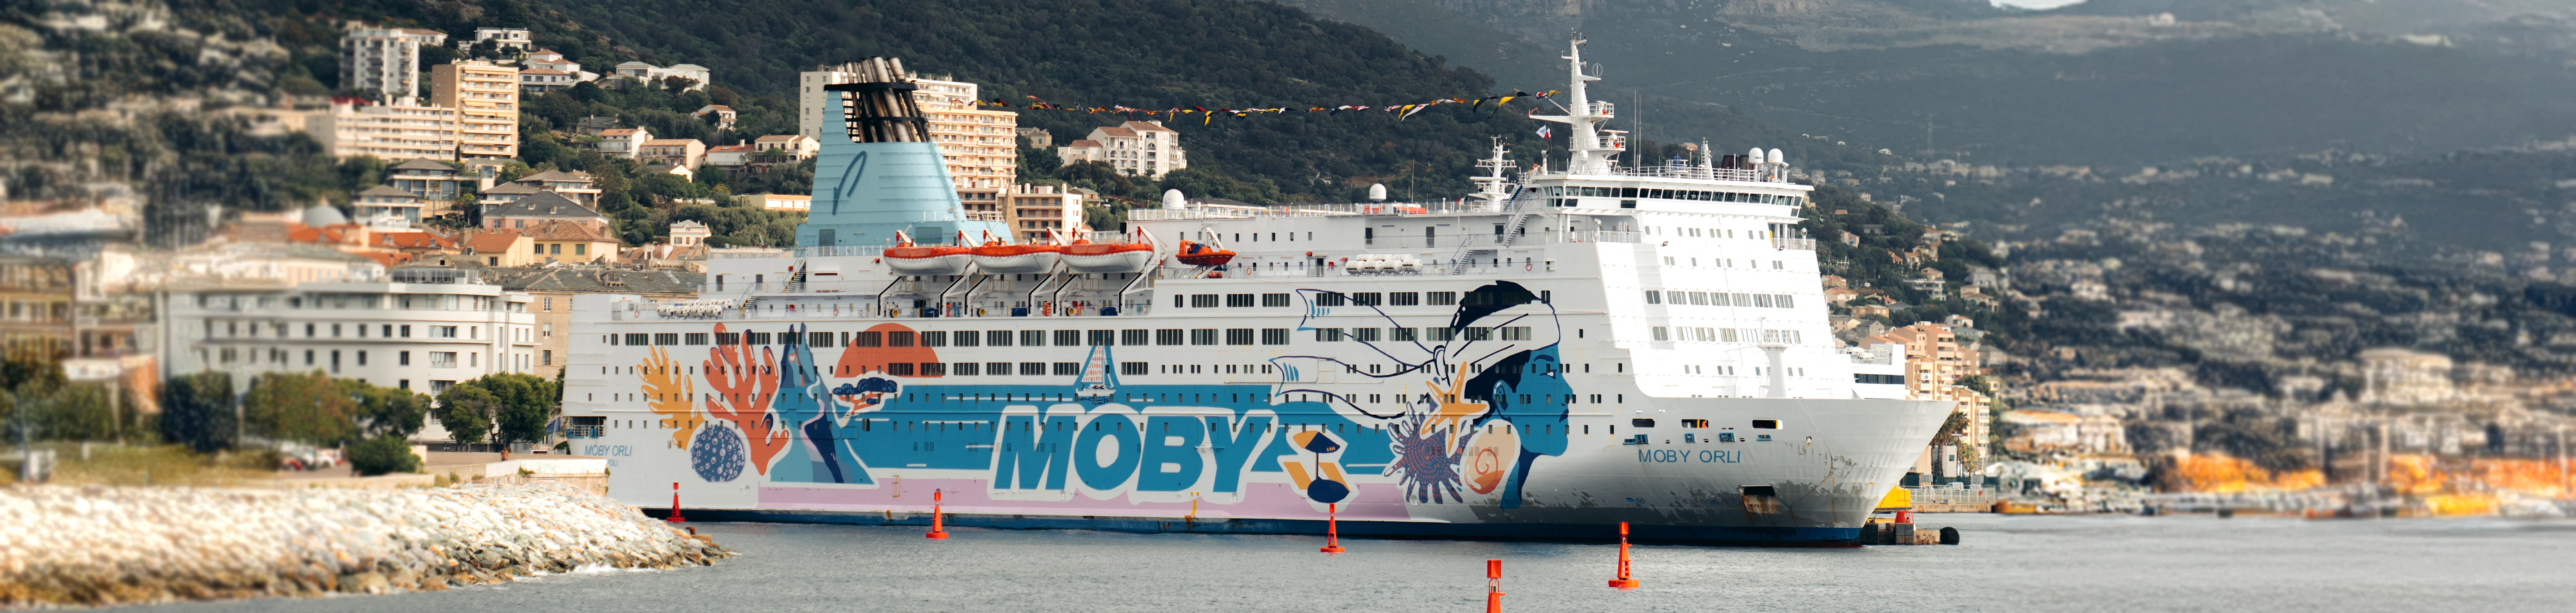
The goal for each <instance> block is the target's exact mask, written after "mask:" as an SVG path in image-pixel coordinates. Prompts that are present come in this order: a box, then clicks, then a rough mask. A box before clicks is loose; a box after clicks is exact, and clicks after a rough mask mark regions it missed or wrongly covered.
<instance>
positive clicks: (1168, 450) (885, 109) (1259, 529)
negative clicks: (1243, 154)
mask: <svg viewBox="0 0 2576 613" xmlns="http://www.w3.org/2000/svg"><path fill="white" fill-rule="evenodd" d="M1581 52H1582V41H1580V40H1579V39H1578V40H1576V41H1574V43H1573V44H1571V45H1569V53H1568V55H1567V56H1565V59H1566V60H1567V61H1568V66H1569V76H1570V78H1571V84H1570V85H1569V88H1568V89H1567V90H1566V91H1565V94H1566V95H1563V96H1560V97H1558V98H1556V100H1555V101H1554V102H1553V104H1555V105H1557V106H1556V108H1555V109H1554V110H1555V111H1556V112H1557V114H1554V115H1544V114H1542V115H1536V116H1535V117H1536V118H1537V119H1541V120H1544V121H1549V122H1555V123H1559V124H1564V126H1565V128H1566V131H1567V132H1568V134H1569V136H1570V141H1569V142H1570V143H1571V145H1570V147H1569V148H1570V152H1569V153H1568V154H1567V157H1566V158H1565V159H1563V160H1562V161H1561V163H1556V162H1557V161H1554V160H1551V161H1543V162H1541V163H1539V164H1535V165H1533V166H1531V167H1527V168H1522V167H1518V166H1517V164H1516V163H1515V162H1513V161H1511V160H1510V159H1509V158H1508V157H1507V156H1508V152H1507V151H1506V150H1505V149H1504V148H1503V147H1501V146H1499V145H1498V146H1496V147H1495V148H1494V152H1493V156H1492V157H1491V158H1490V159H1487V160H1485V161H1484V162H1483V163H1482V164H1481V166H1482V168H1481V169H1480V171H1479V172H1480V176H1478V177H1477V178H1476V183H1477V185H1478V186H1479V188H1478V191H1477V192H1476V193H1474V194H1472V195H1471V196H1470V197H1468V198H1462V199H1459V200H1455V201H1446V202H1416V203H1405V202H1384V201H1371V202H1363V203H1351V204H1292V205H1280V206H1218V205H1201V206H1193V205H1191V204H1189V203H1188V202H1187V201H1184V200H1179V199H1176V198H1169V197H1167V198H1166V199H1165V202H1164V207H1163V208H1159V209H1139V210H1135V211H1133V212H1132V215H1131V217H1130V218H1129V222H1128V226H1129V229H1128V231H1126V232H1124V233H1094V234H1092V235H1089V236H1079V237H1057V238H1056V239H1055V240H1048V241H1014V240H1011V239H1010V238H1008V237H1011V236H1013V234H1014V233H1013V229H1011V228H1006V227H1002V224H1001V222H1000V221H999V220H998V219H997V218H995V217H993V216H992V215H991V214H989V213H983V212H969V211H966V210H963V209H962V208H961V207H960V205H959V204H958V202H957V199H956V196H955V192H954V190H953V189H952V188H951V187H950V183H949V179H948V177H947V176H946V174H945V172H944V170H943V167H942V164H941V160H940V157H939V154H938V152H937V150H935V149H934V148H933V145H932V144H931V143H929V142H925V140H926V139H925V138H924V135H923V133H922V127H923V126H922V125H921V121H920V119H918V118H919V117H921V114H920V112H919V109H918V107H916V106H914V103H913V101H912V98H911V92H912V89H913V86H912V84H911V82H910V80H909V77H908V76H907V75H906V74H905V73H904V71H903V69H902V67H901V64H900V62H899V61H893V60H887V59H883V58H879V59H874V60H870V61H869V62H867V63H866V65H868V66H870V67H871V68H870V69H869V70H868V74H866V75H863V77H862V80H863V81H865V82H860V83H851V84H845V85H834V86H830V89H831V90H832V92H833V94H834V95H835V96H837V97H839V98H840V99H841V100H842V101H843V107H844V111H845V113H844V114H845V119H846V122H845V125H846V127H847V128H848V129H847V130H844V131H826V134H825V141H826V142H825V143H824V145H823V149H822V153H821V155H820V159H819V160H818V162H819V163H818V165H817V170H816V173H815V174H816V177H815V196H814V203H813V209H812V212H811V217H810V218H809V222H808V223H806V224H804V225H803V226H802V227H800V229H799V230H798V237H797V238H798V244H799V245H803V246H801V247H797V248H794V249H792V250H781V251H779V252H777V253H776V254H775V255H771V256H763V257H730V258H719V259H713V260H710V261H709V266H708V278H707V284H706V287H705V288H704V291H703V292H702V293H701V297H700V298H698V299H695V300H688V301H679V302H671V301H663V302H656V301H653V300H648V299H646V298H643V297H637V296H617V295H595V296H584V297H580V298H578V299H576V300H575V303H574V308H575V311H576V319H577V320H578V321H581V322H583V323H582V324H580V325H578V326H577V327H576V328H575V338H574V345H573V349H572V352H571V355H570V356H569V357H570V360H571V361H570V364H569V366H568V367H567V368H568V371H569V372H568V375H567V377H568V380H567V384H566V388H565V396H564V414H565V416H566V418H567V423H568V424H570V425H569V426H568V427H567V430H568V431H569V432H571V433H572V435H573V436H574V437H575V438H574V440H573V441H572V444H573V447H574V451H575V452H576V453H580V454H583V455H592V456H605V457H607V458H609V459H610V461H611V463H612V468H611V475H612V476H611V477H610V483H611V486H610V492H611V494H612V496H614V497H616V498H617V499H619V500H621V501H623V502H626V503H628V504H633V505H636V506H639V507H643V508H646V509H651V510H655V511H656V512H658V510H659V509H661V508H664V507H671V508H674V509H675V510H676V509H677V508H679V507H683V506H684V507H686V510H685V511H682V512H683V514H685V515H686V516H687V517H689V518H692V519H699V520H707V519H716V520H747V521H798V522H843V523H863V524H927V523H929V521H930V514H931V513H932V512H933V510H934V507H937V508H938V510H940V511H941V512H944V513H945V516H946V520H947V522H948V523H950V524H954V525H960V526H990V527H1004V528H1084V529H1103V530H1126V531H1149V532H1206V533H1264V534H1321V533H1323V532H1325V531H1326V528H1327V520H1338V526H1339V531H1340V532H1341V533H1342V534H1346V535H1352V536H1380V537H1398V538H1403V537H1413V538H1469V539H1480V538H1491V539H1608V538H1613V537H1614V535H1615V530H1616V524H1618V523H1619V522H1628V523H1630V524H1632V525H1633V526H1634V531H1635V535H1636V537H1637V538H1639V539H1642V540H1649V541H1666V542H1723V543H1754V544H1779V545H1841V544H1848V543H1851V542H1852V541H1853V539H1854V538H1855V537H1856V536H1857V534H1858V532H1859V528H1860V527H1861V525H1862V524H1863V523H1864V522H1865V521H1866V519H1867V517H1868V514H1869V513H1870V512H1871V510H1872V509H1873V508H1874V507H1876V506H1877V503H1878V502H1879V500H1880V498H1881V497H1882V496H1884V495H1886V494H1887V492H1888V491H1889V489H1890V488H1891V487H1894V486H1895V485H1897V482H1898V479H1900V478H1901V476H1902V475H1903V473H1904V471H1905V470H1906V469H1907V467H1908V466H1910V465H1911V463H1912V461H1913V460H1914V458H1915V456H1916V454H1917V453H1918V452H1919V451H1920V450H1921V449H1922V448H1923V446H1924V444H1925V442H1926V441H1927V440H1929V438H1930V437H1931V435H1932V434H1933V432H1934V430H1935V429H1936V428H1937V427H1938V425H1939V423H1940V422H1941V420H1942V419H1943V417H1944V416H1945V415H1946V414H1947V413H1948V412H1949V410H1950V409H1949V407H1948V406H1947V405H1945V404H1943V403H1938V402H1925V401H1910V400H1905V399H1904V391H1903V385H1902V383H1901V381H1897V380H1893V378H1891V377H1886V376H1883V375H1871V376H1868V377H1860V378H1856V377H1855V374H1854V367H1853V365H1852V363H1853V358H1852V356H1851V355H1850V354H1849V352H1848V351H1847V350H1839V349H1837V348H1835V346H1834V341H1833V339H1832V337H1831V335H1830V332H1829V330H1828V328H1827V316H1826V309H1825V303H1824V300H1823V295H1822V291H1821V287H1820V283H1819V282H1818V275H1819V271H1818V268H1817V261H1816V258H1815V252H1814V243H1813V242H1812V241H1811V240H1810V239H1807V238H1805V237H1803V236H1800V235H1799V232H1798V231H1797V223H1798V222H1799V219H1800V218H1799V212H1800V210H1801V209H1802V207H1804V206H1805V204H1806V201H1807V197H1808V195H1809V192H1810V190H1811V189H1812V188H1810V187H1808V186H1806V185H1801V184H1796V183H1791V182H1789V181H1788V178H1789V177H1788V176H1787V174H1788V165H1787V164H1786V163H1784V162H1783V160H1782V159H1781V157H1780V153H1779V151H1778V150H1776V149H1774V150H1770V151H1767V152H1766V151H1763V150H1760V149H1755V150H1752V151H1748V152H1746V153H1745V154H1744V155H1741V156H1737V155H1725V156H1717V155H1714V154H1713V152H1711V151H1709V150H1708V149H1706V148H1702V149H1700V150H1699V151H1698V156H1697V158H1696V159H1677V160H1669V161H1665V162H1664V163H1662V164H1657V165H1633V164H1632V165H1621V164H1619V163H1616V159H1617V156H1618V155H1619V154H1620V153H1622V152H1623V150H1624V148H1625V143H1624V141H1623V139H1624V134H1622V133H1620V132H1618V131H1615V130H1608V129H1604V128H1603V127H1602V126H1601V125H1600V124H1601V122H1603V121H1606V120H1609V119H1611V118H1612V117H1613V116H1614V111H1615V109H1614V107H1613V106H1612V105H1611V104H1610V103H1608V102H1596V101H1592V100H1590V99H1588V97H1587V96H1586V94H1585V86H1586V84H1587V83H1588V82H1590V81H1594V80H1596V79H1597V77H1593V76H1590V75H1586V74H1584V72H1583V66H1584V64H1583V62H1582V59H1581ZM1514 173H1517V175H1518V176H1513V174H1514ZM1861 380H1867V381H1869V382H1867V383H1864V382H1861ZM674 496H676V500H675V499H674V498H673V497H674Z"/></svg>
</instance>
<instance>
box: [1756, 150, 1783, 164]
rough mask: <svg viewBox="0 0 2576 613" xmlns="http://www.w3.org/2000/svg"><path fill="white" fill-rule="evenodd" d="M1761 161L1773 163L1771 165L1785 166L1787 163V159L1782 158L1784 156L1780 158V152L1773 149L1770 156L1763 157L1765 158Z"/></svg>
mask: <svg viewBox="0 0 2576 613" xmlns="http://www.w3.org/2000/svg"><path fill="white" fill-rule="evenodd" d="M1762 159H1764V160H1767V161H1769V162H1771V163H1773V164H1787V163H1789V158H1787V157H1784V156H1781V155H1780V150H1778V149H1773V150H1771V155H1770V156H1769V157H1765V158H1762Z"/></svg>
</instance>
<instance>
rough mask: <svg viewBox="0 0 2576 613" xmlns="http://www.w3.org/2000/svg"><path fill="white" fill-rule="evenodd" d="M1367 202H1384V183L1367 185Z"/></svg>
mask: <svg viewBox="0 0 2576 613" xmlns="http://www.w3.org/2000/svg"><path fill="white" fill-rule="evenodd" d="M1369 201H1370V202H1385V201H1386V184H1384V183H1370V184H1369Z"/></svg>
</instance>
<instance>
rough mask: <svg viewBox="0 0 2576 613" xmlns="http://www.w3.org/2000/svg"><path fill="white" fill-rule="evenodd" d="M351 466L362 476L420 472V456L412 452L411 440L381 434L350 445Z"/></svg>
mask: <svg viewBox="0 0 2576 613" xmlns="http://www.w3.org/2000/svg"><path fill="white" fill-rule="evenodd" d="M349 468H350V469H351V470H355V471H357V472H358V474H359V475H361V476H375V475H381V474H385V473H412V472H420V456H416V455H412V454H411V441H406V440H403V439H402V437H397V436H392V435H386V436H379V437H375V438H372V439H367V440H365V441H361V442H359V443H358V444H355V445H350V446H349Z"/></svg>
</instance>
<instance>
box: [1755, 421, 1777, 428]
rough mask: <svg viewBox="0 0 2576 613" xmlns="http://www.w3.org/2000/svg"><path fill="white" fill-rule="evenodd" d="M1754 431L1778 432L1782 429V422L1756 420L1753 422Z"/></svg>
mask: <svg viewBox="0 0 2576 613" xmlns="http://www.w3.org/2000/svg"><path fill="white" fill-rule="evenodd" d="M1753 429H1755V430H1778V429H1780V420H1777V419H1756V420H1753Z"/></svg>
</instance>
